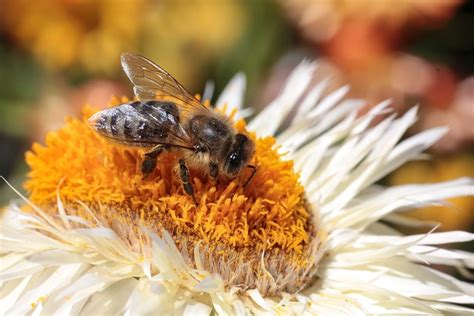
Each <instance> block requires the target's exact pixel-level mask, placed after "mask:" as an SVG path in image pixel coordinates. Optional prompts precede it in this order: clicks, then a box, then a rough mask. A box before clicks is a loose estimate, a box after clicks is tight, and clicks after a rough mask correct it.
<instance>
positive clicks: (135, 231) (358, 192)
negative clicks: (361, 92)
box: [0, 62, 474, 315]
mask: <svg viewBox="0 0 474 316" xmlns="http://www.w3.org/2000/svg"><path fill="white" fill-rule="evenodd" d="M314 69H315V66H314V65H313V64H309V63H306V62H304V63H302V64H301V65H300V66H299V67H298V68H297V69H296V70H295V71H294V73H293V74H292V75H291V77H290V79H289V80H288V83H287V86H286V87H285V89H284V90H283V92H282V93H281V95H280V96H279V97H278V98H277V99H276V100H275V101H273V102H272V103H271V104H270V105H269V106H267V107H266V108H265V109H264V110H263V111H262V112H261V113H260V114H259V115H257V116H256V117H255V118H254V119H253V120H252V121H251V122H250V123H249V124H248V125H247V126H246V125H245V123H244V122H243V121H242V120H237V122H236V123H235V127H236V129H237V130H239V131H243V130H247V129H248V130H249V135H250V136H251V137H252V138H253V139H254V140H255V142H256V154H255V157H254V162H253V163H255V164H256V165H257V168H258V169H257V173H256V175H255V177H254V178H253V180H252V182H251V183H250V184H249V185H248V186H246V187H244V186H243V183H244V182H245V180H246V175H245V174H242V175H240V176H239V177H238V178H236V179H233V180H229V181H227V182H221V183H212V182H211V181H209V180H208V179H207V178H206V177H205V176H204V175H202V174H200V173H199V171H198V170H195V171H193V184H194V187H195V189H196V197H197V202H198V203H197V205H196V204H195V203H194V202H193V201H192V199H190V198H189V197H188V196H187V195H186V194H185V193H184V192H183V190H182V188H181V186H180V183H179V180H177V178H176V177H175V175H174V174H173V166H174V161H175V157H173V155H172V154H168V155H166V156H164V157H163V158H161V157H160V163H159V166H158V168H157V169H156V170H155V171H154V173H153V174H152V175H151V177H150V178H147V179H142V176H141V174H140V172H139V171H140V162H141V158H142V154H143V153H142V152H141V151H140V150H137V149H131V148H128V147H120V146H118V145H115V144H110V143H108V142H106V141H105V140H103V139H102V138H100V137H99V136H98V135H96V134H95V133H94V132H93V131H92V130H91V129H90V128H89V127H88V126H87V125H86V123H85V119H87V117H89V116H90V115H91V114H92V113H93V112H94V110H93V109H91V108H86V109H85V111H84V119H83V120H77V119H71V120H68V121H67V123H66V125H65V127H64V128H62V129H60V130H59V131H57V132H53V133H50V134H49V135H48V137H47V139H46V145H45V146H41V145H34V147H33V150H32V152H30V153H28V154H27V162H28V164H29V165H30V167H31V172H30V178H29V180H28V181H27V183H26V185H25V186H26V188H27V189H28V191H29V192H30V196H29V200H26V199H25V201H26V202H27V203H28V205H29V206H28V207H23V208H20V207H18V206H16V205H12V206H10V207H9V208H8V209H7V211H6V212H5V213H4V216H3V220H2V224H3V227H5V229H4V231H3V232H2V236H3V245H2V253H3V254H4V259H5V260H3V261H4V262H5V264H2V268H1V270H0V276H1V277H2V278H1V280H2V282H3V284H4V286H3V287H2V292H1V293H0V294H1V295H0V297H1V299H0V303H1V304H0V306H2V308H4V309H5V310H6V311H7V312H9V313H26V312H28V311H30V310H31V309H34V310H35V311H36V312H37V313H44V314H51V313H53V312H56V313H78V314H79V313H83V314H88V313H91V312H92V311H94V312H95V313H110V314H118V313H125V314H133V315H135V314H146V313H152V312H157V311H159V312H160V313H184V314H196V313H202V314H210V313H211V312H212V311H215V312H217V313H219V314H246V313H257V314H259V313H264V312H271V313H279V314H289V313H293V314H301V313H304V312H306V313H310V314H334V313H345V314H351V315H353V314H357V313H359V314H366V313H370V314H377V313H390V312H395V313H439V312H459V311H467V309H466V308H463V307H461V306H458V305H456V304H472V303H473V301H474V298H473V296H472V293H470V291H471V290H472V287H471V286H470V285H468V284H466V283H463V282H461V281H459V280H456V279H454V278H452V277H450V276H448V275H445V274H443V273H441V272H437V271H435V270H432V269H429V268H427V267H426V266H424V265H420V264H418V262H421V263H436V264H445V265H451V266H456V267H465V266H470V265H472V261H471V262H470V261H469V260H472V258H473V256H472V255H471V254H469V253H466V252H459V251H452V250H440V249H438V248H437V247H436V245H437V244H440V243H450V242H461V241H468V240H472V239H473V235H472V234H468V233H464V232H445V233H431V234H427V235H415V236H402V235H401V234H400V233H398V232H397V231H396V230H394V229H393V228H391V227H389V226H388V225H387V223H399V224H412V225H414V224H418V225H419V223H416V222H413V221H409V220H408V219H406V218H405V217H404V216H403V215H402V214H401V213H400V212H401V211H403V210H406V209H408V208H413V207H417V206H424V205H427V204H430V203H435V202H437V201H439V200H441V199H444V198H450V197H454V196H460V195H469V194H473V190H474V185H473V181H472V180H471V179H467V178H464V179H459V180H455V181H451V182H444V183H436V184H429V185H404V186H396V187H390V188H383V187H381V186H377V185H374V184H373V183H374V182H376V181H377V180H379V179H381V178H382V177H384V176H385V175H386V174H388V173H389V172H391V171H392V170H394V169H396V168H397V167H399V166H400V165H402V164H403V163H404V162H406V161H408V160H412V159H414V158H416V157H417V156H418V154H419V153H420V152H421V151H423V150H424V149H425V148H427V147H428V146H430V145H431V144H432V143H434V142H435V141H436V140H437V139H438V138H439V137H441V136H442V135H443V134H444V133H445V129H444V128H435V129H432V130H428V131H425V132H423V133H421V134H418V135H416V136H413V137H411V138H408V139H406V140H402V141H400V139H401V137H402V135H403V134H404V132H405V131H406V130H407V129H408V128H409V127H410V126H411V125H412V124H413V123H414V121H415V117H416V109H412V110H410V111H408V112H407V113H406V114H405V115H403V116H402V117H400V118H396V117H395V116H393V115H392V116H389V117H386V118H385V119H383V120H381V121H380V122H379V123H377V124H375V123H373V121H374V119H375V118H378V117H379V116H382V115H383V114H386V113H387V108H388V105H389V102H383V103H381V104H379V105H378V106H376V107H375V108H373V109H372V110H371V111H370V112H368V113H366V114H364V115H360V114H358V113H357V111H358V108H360V107H361V106H362V105H363V102H359V101H357V100H345V101H344V100H343V97H344V94H345V93H346V92H347V90H348V89H347V87H343V88H341V89H339V90H337V91H335V92H333V93H331V94H329V95H328V96H326V97H324V98H322V99H321V100H320V97H321V95H322V92H323V90H324V84H320V85H318V86H316V87H314V88H312V89H310V90H309V91H308V85H309V83H310V81H311V78H312V73H313V71H314ZM243 83H244V80H243V77H242V76H238V77H236V79H235V80H233V81H232V83H231V84H230V86H229V88H228V89H227V90H226V91H225V92H224V93H223V95H222V96H221V98H219V100H218V102H217V105H218V106H220V108H221V110H222V111H224V112H225V113H227V114H229V115H231V116H232V115H234V117H235V118H237V117H238V116H239V115H240V113H241V112H240V101H238V100H241V94H242V92H243ZM225 103H228V105H224V106H223V104H225ZM236 109H237V110H236ZM381 219H383V220H384V221H383V222H381V221H380V220H381ZM105 302H113V304H105Z"/></svg>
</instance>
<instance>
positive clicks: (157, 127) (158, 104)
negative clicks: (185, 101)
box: [89, 101, 179, 147]
mask: <svg viewBox="0 0 474 316" xmlns="http://www.w3.org/2000/svg"><path fill="white" fill-rule="evenodd" d="M89 123H90V125H91V126H92V127H93V128H94V129H95V130H96V131H97V132H98V133H99V134H101V135H103V136H105V137H107V138H109V139H112V140H115V141H118V142H121V143H124V144H127V145H131V146H142V147H149V146H153V145H155V144H157V143H164V142H166V140H167V138H168V135H169V132H170V131H171V130H172V129H176V128H178V127H179V112H178V108H177V107H176V105H175V104H174V103H171V102H163V101H147V102H142V101H136V102H132V103H125V104H122V105H119V106H117V107H114V108H110V109H106V110H103V111H100V112H98V113H96V114H94V115H93V116H92V117H91V118H90V119H89Z"/></svg>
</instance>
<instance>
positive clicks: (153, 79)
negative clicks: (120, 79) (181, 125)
mask: <svg viewBox="0 0 474 316" xmlns="http://www.w3.org/2000/svg"><path fill="white" fill-rule="evenodd" d="M120 60H121V63H122V68H123V70H124V71H125V73H126V74H127V76H128V78H129V79H130V81H131V82H132V83H133V85H134V88H133V91H134V93H135V95H136V96H137V97H138V98H139V99H140V100H152V99H157V98H160V97H165V98H171V99H177V100H178V101H181V102H177V103H176V104H177V105H178V107H180V110H181V112H183V111H184V112H188V113H187V114H190V113H192V112H194V113H195V112H196V111H208V110H209V109H208V108H206V107H205V106H204V105H203V104H202V103H201V102H199V100H198V99H196V98H195V97H194V96H192V95H191V93H189V92H188V91H187V90H186V89H185V88H184V87H183V86H182V85H181V84H180V83H179V82H178V81H177V80H176V79H175V78H173V76H171V75H170V74H169V73H168V72H167V71H166V70H164V69H163V68H161V67H160V66H158V65H157V64H155V63H154V62H152V61H151V60H149V59H147V58H145V57H143V56H140V55H138V54H134V53H123V54H122V55H121V58H120ZM183 114H185V113H183Z"/></svg>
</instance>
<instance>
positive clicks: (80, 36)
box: [0, 0, 246, 84]
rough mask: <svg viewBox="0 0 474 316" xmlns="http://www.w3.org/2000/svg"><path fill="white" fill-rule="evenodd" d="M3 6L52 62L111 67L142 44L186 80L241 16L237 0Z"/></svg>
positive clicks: (7, 21)
mask: <svg viewBox="0 0 474 316" xmlns="http://www.w3.org/2000/svg"><path fill="white" fill-rule="evenodd" d="M2 11H3V12H2V13H0V18H1V20H2V22H0V23H2V24H3V28H4V29H5V31H6V32H7V34H9V36H11V37H12V38H13V40H14V41H15V42H17V43H18V45H20V46H21V47H23V48H24V49H26V50H28V51H30V52H31V53H33V55H34V56H35V57H36V58H37V59H38V60H39V61H40V62H41V63H42V64H44V65H46V66H47V67H48V68H50V69H52V70H62V69H69V68H71V67H76V66H80V67H83V68H84V69H85V70H86V71H87V72H91V73H100V74H113V73H114V72H118V70H119V68H118V63H117V60H118V57H119V55H120V53H121V52H123V51H144V52H145V53H146V54H147V55H148V56H150V57H152V58H153V59H156V60H159V62H160V64H162V65H164V66H166V68H167V69H169V70H170V71H171V72H173V73H174V74H175V75H176V77H177V78H179V79H180V80H181V81H183V83H184V84H188V83H189V80H190V79H189V78H193V77H195V75H196V74H197V73H198V72H199V71H200V70H201V67H202V66H203V64H205V63H206V62H209V61H210V60H211V59H212V57H213V56H214V55H215V54H218V53H222V52H224V51H225V50H226V49H228V48H230V47H232V45H233V44H234V43H235V42H236V40H238V39H239V36H240V34H241V32H242V29H243V25H244V23H245V17H246V14H245V13H246V12H245V10H244V5H243V4H242V3H240V2H239V1H236V0H211V1H206V0H195V1H183V0H179V1H152V0H136V1H125V0H119V1H114V0H98V1H93V0H83V1H74V0H68V1H65V0H44V1H28V0H19V1H17V0H5V1H4V4H3V8H2ZM190 52H192V55H193V58H190V57H189V56H190ZM197 79H198V78H197Z"/></svg>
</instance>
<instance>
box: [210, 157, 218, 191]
mask: <svg viewBox="0 0 474 316" xmlns="http://www.w3.org/2000/svg"><path fill="white" fill-rule="evenodd" d="M218 175H219V166H218V165H217V163H215V162H212V161H211V162H210V163H209V176H210V177H211V179H212V180H213V184H214V185H215V184H216V183H218V182H217V176H218Z"/></svg>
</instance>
